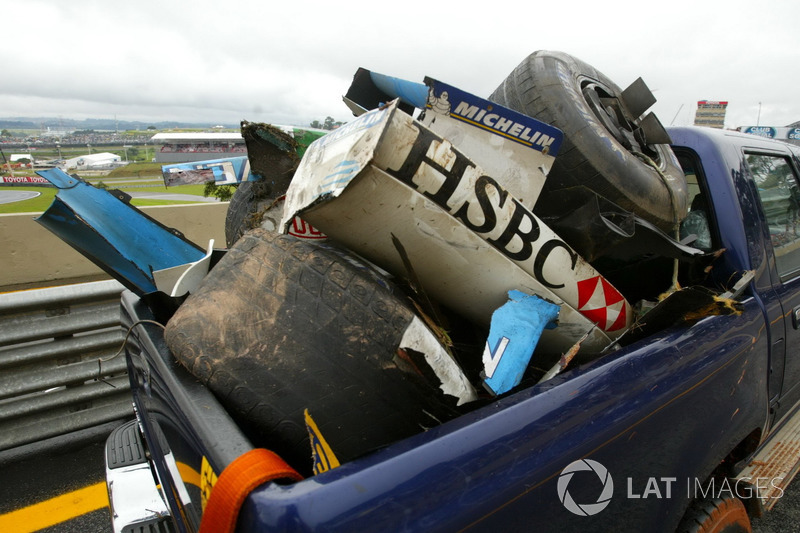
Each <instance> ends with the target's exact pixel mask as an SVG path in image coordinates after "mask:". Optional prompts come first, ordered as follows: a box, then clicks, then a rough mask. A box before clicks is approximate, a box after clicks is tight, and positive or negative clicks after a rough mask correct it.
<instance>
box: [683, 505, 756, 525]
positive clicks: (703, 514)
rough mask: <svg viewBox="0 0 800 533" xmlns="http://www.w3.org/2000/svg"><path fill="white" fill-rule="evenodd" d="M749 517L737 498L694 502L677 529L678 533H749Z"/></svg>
mask: <svg viewBox="0 0 800 533" xmlns="http://www.w3.org/2000/svg"><path fill="white" fill-rule="evenodd" d="M751 531H752V528H751V526H750V517H749V516H748V515H747V509H745V506H744V504H743V503H742V501H741V500H740V499H738V498H708V499H704V500H696V501H694V502H693V503H692V505H691V506H690V507H689V511H688V512H687V513H686V516H685V517H684V519H683V522H681V525H680V527H678V532H679V533H711V532H714V533H750V532H751Z"/></svg>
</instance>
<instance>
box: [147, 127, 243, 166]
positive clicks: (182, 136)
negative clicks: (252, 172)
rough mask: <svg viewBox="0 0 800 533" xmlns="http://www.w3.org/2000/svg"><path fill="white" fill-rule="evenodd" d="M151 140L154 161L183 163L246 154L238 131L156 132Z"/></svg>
mask: <svg viewBox="0 0 800 533" xmlns="http://www.w3.org/2000/svg"><path fill="white" fill-rule="evenodd" d="M151 142H152V143H153V144H154V145H155V146H156V158H155V160H156V163H185V162H189V161H205V160H208V159H219V158H223V157H231V156H242V155H245V154H247V148H246V147H245V144H244V139H243V138H242V135H241V134H240V133H200V132H187V133H157V134H155V135H153V137H152V138H151ZM159 145H161V146H160V148H159Z"/></svg>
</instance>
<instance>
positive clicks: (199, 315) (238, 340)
mask: <svg viewBox="0 0 800 533" xmlns="http://www.w3.org/2000/svg"><path fill="white" fill-rule="evenodd" d="M414 316H415V315H414V312H413V310H412V307H411V306H410V305H409V303H408V302H407V299H406V298H405V297H404V296H403V295H402V294H401V293H400V292H399V291H398V290H397V288H396V287H394V286H393V285H392V284H390V283H389V282H388V281H387V280H385V279H383V278H382V276H381V275H379V274H378V273H377V272H375V271H374V270H373V269H372V268H370V267H368V266H366V265H364V264H362V263H361V262H359V261H358V260H357V259H355V258H354V257H353V256H352V255H350V254H349V253H348V252H346V251H344V250H342V249H339V248H336V247H334V246H332V245H329V244H319V243H312V242H308V241H304V240H302V239H296V238H294V237H292V236H289V235H282V234H277V233H273V232H269V231H266V230H264V229H262V228H256V229H254V230H252V231H250V232H247V233H245V235H244V236H243V237H242V238H241V239H239V240H238V241H237V242H236V243H235V244H234V246H233V247H231V248H230V249H229V250H228V252H227V253H226V255H225V256H224V257H223V258H222V259H221V260H220V262H219V263H218V264H217V265H216V266H215V267H214V269H213V270H212V271H211V272H210V273H209V275H208V276H207V277H206V279H205V280H204V281H203V283H202V285H201V286H200V287H199V288H198V290H197V291H196V292H195V293H193V294H192V295H190V297H189V298H188V299H187V300H186V301H185V302H184V303H183V305H182V306H181V307H180V308H179V309H178V310H177V312H176V313H175V315H174V316H173V317H172V319H171V320H170V321H169V323H168V324H167V327H166V333H165V339H166V342H167V345H168V346H169V348H170V350H171V351H172V353H173V354H174V355H175V357H176V358H177V359H178V361H180V362H181V363H182V364H183V365H184V366H186V367H187V368H188V369H189V371H190V372H191V373H192V374H193V375H194V376H196V377H197V378H198V379H200V380H201V381H202V382H203V383H205V384H206V385H207V386H208V387H209V388H210V389H211V390H212V391H213V392H214V394H215V395H216V396H217V397H218V398H219V400H220V402H221V403H222V404H223V405H224V406H225V408H226V409H227V410H228V411H229V412H230V413H231V415H232V417H233V418H234V420H235V421H236V422H237V423H238V424H239V425H240V426H241V427H242V429H243V431H244V432H245V433H246V434H247V435H248V437H249V438H250V439H251V440H252V441H253V443H254V444H255V445H256V446H262V447H266V448H269V449H271V450H273V451H275V452H276V453H278V454H279V455H281V456H282V457H283V458H284V459H285V460H286V461H287V462H289V463H290V464H291V465H292V466H293V467H294V468H296V469H297V470H298V471H300V472H301V473H303V474H308V473H309V472H310V470H311V464H312V461H311V451H312V449H311V445H310V442H309V432H308V430H307V428H306V424H305V421H304V410H306V409H308V411H309V413H310V415H311V416H312V418H313V420H314V422H315V423H316V426H317V427H318V428H319V431H320V432H321V434H322V436H323V438H324V439H325V440H327V442H328V443H329V445H330V447H331V448H332V450H333V452H334V454H335V455H336V457H337V458H338V459H339V461H341V462H344V461H349V460H351V459H354V458H356V457H358V456H360V455H362V454H364V453H366V452H368V451H370V450H373V449H375V448H379V447H382V446H385V445H387V444H389V443H391V442H393V441H395V440H398V439H401V438H405V437H408V436H411V435H413V434H415V433H418V432H420V431H422V430H423V429H424V428H430V427H432V426H435V425H438V424H439V423H440V422H442V421H445V420H448V419H450V418H452V417H454V416H456V415H457V414H458V411H457V410H456V399H455V398H452V397H450V396H445V395H444V394H443V393H442V392H441V390H440V389H439V382H438V379H437V378H436V377H435V375H433V373H432V372H431V371H430V370H429V369H428V368H426V367H425V366H424V358H423V359H422V361H420V360H419V359H416V360H414V358H413V357H412V356H411V355H410V354H408V353H405V352H404V351H402V350H398V346H399V344H400V339H401V337H402V335H403V333H404V332H405V330H406V328H407V327H408V325H409V324H410V323H411V320H412V319H413V318H414Z"/></svg>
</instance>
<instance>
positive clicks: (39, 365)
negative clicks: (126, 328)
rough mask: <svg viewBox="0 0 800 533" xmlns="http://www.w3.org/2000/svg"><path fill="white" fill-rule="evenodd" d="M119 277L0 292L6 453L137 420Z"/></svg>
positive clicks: (0, 431) (0, 421)
mask: <svg viewBox="0 0 800 533" xmlns="http://www.w3.org/2000/svg"><path fill="white" fill-rule="evenodd" d="M122 290H123V287H122V285H121V284H120V283H118V282H117V281H114V280H110V281H100V282H94V283H83V284H77V285H67V286H63V287H51V288H46V289H38V290H29V291H20V292H12V293H4V294H0V451H2V450H6V449H9V448H14V447H16V446H21V445H23V444H28V443H31V442H37V441H40V440H43V439H46V438H49V437H55V436H58V435H63V434H66V433H69V432H72V431H76V430H80V429H86V428H90V427H93V426H96V425H100V424H104V423H107V422H111V421H114V420H121V419H124V418H131V417H132V416H133V408H132V406H131V397H130V387H129V384H128V377H127V374H126V367H125V357H124V356H123V355H117V356H116V357H114V356H115V354H117V352H118V350H119V349H120V347H121V346H122V342H123V338H124V334H123V332H122V329H121V327H120V294H121V292H122Z"/></svg>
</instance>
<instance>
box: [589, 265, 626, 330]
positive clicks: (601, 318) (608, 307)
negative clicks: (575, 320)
mask: <svg viewBox="0 0 800 533" xmlns="http://www.w3.org/2000/svg"><path fill="white" fill-rule="evenodd" d="M625 307H626V306H625V298H623V296H622V295H621V294H620V293H619V291H617V289H615V288H614V287H613V286H612V285H611V284H610V283H609V282H607V281H606V280H605V279H603V278H602V277H601V276H596V277H593V278H589V279H585V280H583V281H579V282H578V311H579V312H580V313H581V314H582V315H583V316H585V317H586V318H588V319H589V320H591V321H592V322H594V323H595V324H597V327H599V328H600V329H602V330H603V331H616V330H618V329H621V328H624V327H625V325H626V324H627V318H628V317H627V316H626V308H625Z"/></svg>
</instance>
